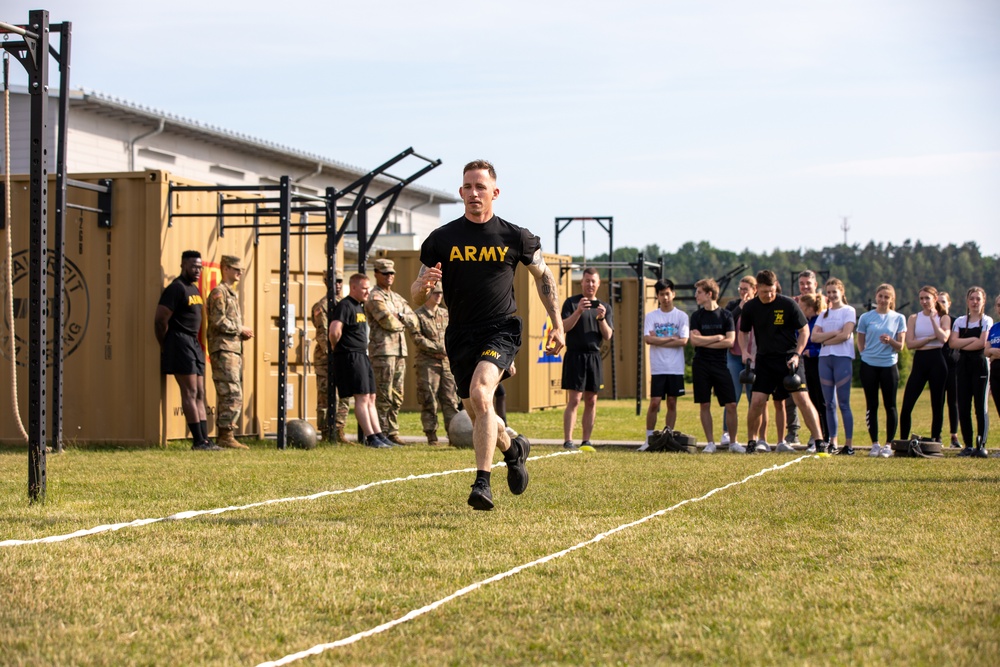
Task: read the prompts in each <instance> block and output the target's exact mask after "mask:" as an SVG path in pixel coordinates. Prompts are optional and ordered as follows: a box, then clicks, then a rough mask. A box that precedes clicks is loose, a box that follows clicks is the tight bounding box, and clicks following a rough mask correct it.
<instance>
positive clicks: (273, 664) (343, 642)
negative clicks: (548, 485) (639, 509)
mask: <svg viewBox="0 0 1000 667" xmlns="http://www.w3.org/2000/svg"><path fill="white" fill-rule="evenodd" d="M810 458H815V455H814V454H808V455H805V456H800V457H799V458H797V459H793V460H791V461H788V462H786V463H782V464H781V465H773V466H771V467H770V468H764V469H763V470H761V471H760V472H756V473H754V474H752V475H749V476H748V477H745V478H743V479H741V480H739V481H737V482H730V483H729V484H726V485H725V486H720V487H718V488H716V489H712V490H711V491H709V492H708V493H706V494H705V495H703V496H699V497H697V498H688V499H687V500H682V501H680V502H679V503H677V504H676V505H673V506H671V507H668V508H666V509H662V510H658V511H656V512H653V513H652V514H650V515H648V516H644V517H642V518H641V519H636V520H635V521H631V522H629V523H624V524H622V525H620V526H618V527H617V528H612V529H611V530H608V531H606V532H603V533H601V534H599V535H595V536H594V537H592V538H590V539H589V540H585V541H583V542H580V543H579V544H574V545H573V546H571V547H568V548H566V549H563V550H562V551H557V552H555V553H551V554H549V555H548V556H542V557H541V558H539V559H538V560H534V561H531V562H530V563H525V564H523V565H518V566H517V567H515V568H512V569H510V570H507V571H506V572H501V573H500V574H495V575H493V576H492V577H490V578H489V579H483V580H482V581H478V582H476V583H474V584H469V585H468V586H466V587H465V588H462V589H459V590H457V591H455V592H454V593H452V594H451V595H448V596H446V597H443V598H441V599H440V600H437V601H436V602H431V603H430V604H428V605H425V606H423V607H420V608H419V609H413V610H412V611H409V612H407V613H406V614H404V615H403V616H400V617H399V618H397V619H395V620H392V621H388V622H386V623H382V624H381V625H376V626H375V627H373V628H369V629H368V630H363V631H362V632H358V633H356V634H353V635H351V636H350V637H344V638H343V639H338V640H337V641H335V642H330V643H329V644H317V645H316V646H313V647H312V648H309V649H306V650H305V651H300V652H298V653H290V654H288V655H286V656H285V657H283V658H279V659H278V660H273V661H270V662H262V663H260V664H259V665H257V667H278V666H279V665H287V664H289V663H292V662H295V661H297V660H301V659H303V658H308V657H309V656H313V655H319V654H320V653H323V652H324V651H327V650H329V649H333V648H338V647H340V646H347V645H348V644H353V643H355V642H357V641H360V640H361V639H364V638H365V637H371V636H372V635H376V634H379V633H381V632H385V631H386V630H389V629H391V628H394V627H396V626H397V625H401V624H403V623H406V622H407V621H411V620H413V619H414V618H417V617H418V616H423V615H424V614H426V613H428V612H431V611H434V610H435V609H437V608H438V607H440V606H442V605H444V604H445V603H448V602H451V601H452V600H455V599H456V598H460V597H462V596H463V595H466V594H468V593H471V592H472V591H475V590H477V589H479V588H482V587H483V586H486V585H487V584H492V583H494V582H497V581H500V580H501V579H506V578H507V577H512V576H514V575H515V574H517V573H519V572H521V571H523V570H527V569H528V568H532V567H535V566H536V565H542V564H544V563H548V562H549V561H551V560H555V559H556V558H562V557H563V556H565V555H567V554H570V553H572V552H574V551H577V550H579V549H582V548H584V547H587V546H590V545H591V544H596V543H598V542H600V541H601V540H603V539H604V538H606V537H610V536H611V535H614V534H615V533H620V532H621V531H623V530H627V529H629V528H633V527H635V526H638V525H640V524H643V523H646V522H647V521H652V520H653V519H655V518H657V517H659V516H663V515H664V514H666V513H667V512H672V511H673V510H675V509H677V508H679V507H682V506H684V505H687V504H689V503H696V502H699V501H702V500H706V499H707V498H710V497H711V496H713V495H715V494H716V493H719V492H720V491H725V490H726V489H728V488H731V487H734V486H739V485H740V484H745V483H746V482H749V481H750V480H752V479H754V478H755V477H762V476H764V475H765V474H767V473H769V472H776V471H778V470H781V469H782V468H787V467H789V466H791V465H794V464H796V463H799V462H801V461H804V460H806V459H810Z"/></svg>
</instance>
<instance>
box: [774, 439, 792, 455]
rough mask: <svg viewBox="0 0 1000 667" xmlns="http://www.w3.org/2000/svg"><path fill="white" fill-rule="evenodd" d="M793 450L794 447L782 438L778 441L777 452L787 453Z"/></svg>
mask: <svg viewBox="0 0 1000 667" xmlns="http://www.w3.org/2000/svg"><path fill="white" fill-rule="evenodd" d="M794 451H795V448H794V447H792V446H791V445H790V444H788V443H787V442H785V441H784V440H782V441H781V442H779V443H778V452H779V453H785V454H788V453H791V452H794Z"/></svg>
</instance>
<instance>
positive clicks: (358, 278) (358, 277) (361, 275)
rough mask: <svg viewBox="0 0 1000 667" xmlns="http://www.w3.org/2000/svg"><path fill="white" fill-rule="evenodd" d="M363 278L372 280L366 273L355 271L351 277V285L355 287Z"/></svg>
mask: <svg viewBox="0 0 1000 667" xmlns="http://www.w3.org/2000/svg"><path fill="white" fill-rule="evenodd" d="M362 280H367V281H368V282H371V278H369V277H368V276H367V275H365V274H364V273H355V274H352V275H351V278H350V281H351V282H350V285H351V287H355V286H356V285H358V284H360V283H361V281H362Z"/></svg>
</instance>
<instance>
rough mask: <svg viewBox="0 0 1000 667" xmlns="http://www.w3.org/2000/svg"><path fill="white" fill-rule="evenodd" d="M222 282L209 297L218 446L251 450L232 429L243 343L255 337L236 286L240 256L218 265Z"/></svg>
mask: <svg viewBox="0 0 1000 667" xmlns="http://www.w3.org/2000/svg"><path fill="white" fill-rule="evenodd" d="M219 266H220V268H221V270H222V283H221V284H219V285H218V286H216V287H215V289H213V290H212V292H211V293H210V294H209V295H208V301H207V303H206V305H205V308H206V310H207V312H208V315H207V322H208V355H209V359H210V360H211V363H212V381H213V382H215V396H216V401H217V406H216V409H215V425H216V426H217V427H218V429H219V436H218V438H216V443H217V444H218V445H219V446H220V447H231V448H233V449H249V447H247V446H246V445H244V444H243V443H241V442H240V441H238V440H237V439H236V438H234V437H233V427H234V425H235V424H236V420H237V419H238V418H239V416H240V412H241V411H242V410H243V341H245V340H250V339H251V338H253V330H251V329H249V328H247V327H245V326H243V316H242V315H241V314H240V301H239V297H238V296H237V295H236V291H235V290H234V289H233V287H234V286H235V285H236V282H237V281H238V280H239V279H240V276H242V275H243V265H242V264H241V263H240V258H239V257H233V256H232V255H223V256H222V261H221V262H220V263H219Z"/></svg>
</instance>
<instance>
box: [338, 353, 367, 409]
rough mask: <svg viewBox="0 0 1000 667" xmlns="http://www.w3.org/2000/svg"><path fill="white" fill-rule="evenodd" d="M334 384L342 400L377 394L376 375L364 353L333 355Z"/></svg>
mask: <svg viewBox="0 0 1000 667" xmlns="http://www.w3.org/2000/svg"><path fill="white" fill-rule="evenodd" d="M333 384H334V386H335V387H336V388H337V395H338V396H340V397H342V398H347V397H348V396H354V395H356V394H374V393H375V373H374V372H372V363H371V361H370V360H369V359H368V355H367V354H365V353H364V352H348V353H347V354H335V355H333Z"/></svg>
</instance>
